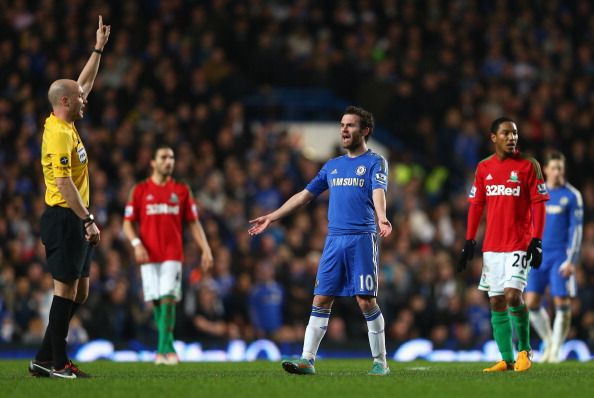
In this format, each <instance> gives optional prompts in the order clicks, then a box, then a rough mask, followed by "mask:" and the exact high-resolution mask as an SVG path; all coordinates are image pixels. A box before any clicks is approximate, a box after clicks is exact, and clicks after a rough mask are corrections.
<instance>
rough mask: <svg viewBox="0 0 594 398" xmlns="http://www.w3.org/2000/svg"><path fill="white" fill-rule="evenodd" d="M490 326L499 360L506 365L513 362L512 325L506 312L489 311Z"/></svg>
mask: <svg viewBox="0 0 594 398" xmlns="http://www.w3.org/2000/svg"><path fill="white" fill-rule="evenodd" d="M491 325H492V326H493V337H494V338H495V342H496V343H497V347H498V348H499V352H500V353H501V358H502V359H503V360H504V361H505V362H508V363H511V362H514V350H513V344H512V325H511V322H510V319H509V314H508V312H507V310H506V311H502V312H498V311H491Z"/></svg>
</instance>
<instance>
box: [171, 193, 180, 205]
mask: <svg viewBox="0 0 594 398" xmlns="http://www.w3.org/2000/svg"><path fill="white" fill-rule="evenodd" d="M169 201H170V202H171V203H177V202H179V199H178V198H177V195H176V194H175V192H172V193H171V197H169Z"/></svg>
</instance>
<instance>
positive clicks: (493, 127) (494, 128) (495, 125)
mask: <svg viewBox="0 0 594 398" xmlns="http://www.w3.org/2000/svg"><path fill="white" fill-rule="evenodd" d="M506 122H510V123H516V121H515V120H514V119H512V118H509V117H506V116H503V117H499V118H497V119H495V120H493V123H491V130H490V131H491V134H495V133H497V130H499V126H501V124H502V123H506Z"/></svg>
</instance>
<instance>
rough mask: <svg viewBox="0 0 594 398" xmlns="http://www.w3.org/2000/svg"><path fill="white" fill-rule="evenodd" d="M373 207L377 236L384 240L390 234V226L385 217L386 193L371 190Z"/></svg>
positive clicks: (380, 189) (378, 189) (380, 190)
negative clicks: (377, 228) (377, 230)
mask: <svg viewBox="0 0 594 398" xmlns="http://www.w3.org/2000/svg"><path fill="white" fill-rule="evenodd" d="M373 207H374V209H375V214H376V215H377V223H378V227H379V235H380V236H381V237H382V238H385V237H386V236H389V235H390V234H391V233H392V224H390V221H389V220H388V218H387V217H386V191H384V190H383V189H382V188H377V189H374V190H373Z"/></svg>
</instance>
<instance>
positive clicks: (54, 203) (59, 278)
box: [29, 15, 111, 379]
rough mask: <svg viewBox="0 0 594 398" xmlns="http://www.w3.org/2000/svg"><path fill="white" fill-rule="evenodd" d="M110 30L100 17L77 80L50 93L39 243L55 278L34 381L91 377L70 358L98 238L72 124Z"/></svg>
mask: <svg viewBox="0 0 594 398" xmlns="http://www.w3.org/2000/svg"><path fill="white" fill-rule="evenodd" d="M110 28H111V27H110V26H109V25H103V18H102V17H101V15H100V16H99V27H98V29H97V41H96V44H95V47H94V48H93V49H92V53H91V56H90V58H89V60H88V61H87V63H86V65H85V66H84V68H83V70H82V72H81V73H80V76H79V77H78V81H74V80H68V79H61V80H56V81H55V82H53V83H52V84H51V86H50V88H49V91H48V99H49V102H50V104H51V106H52V109H53V112H52V113H51V114H50V115H49V117H48V118H47V119H46V120H45V126H44V130H43V139H42V145H41V165H42V166H43V177H44V180H45V185H46V192H45V203H46V204H47V206H48V207H47V209H46V211H45V212H44V213H43V216H42V217H41V240H42V242H43V244H44V245H45V252H46V256H47V264H48V267H49V270H50V272H51V274H52V277H53V279H54V298H53V300H52V306H51V309H50V314H49V323H48V325H47V329H46V331H45V335H44V337H43V342H42V344H41V347H40V348H39V351H38V352H37V355H36V356H35V359H34V360H32V361H31V362H30V363H29V372H30V373H31V374H32V375H34V376H43V377H48V376H49V377H57V378H66V379H75V378H83V377H89V375H88V374H87V373H84V372H82V371H81V370H80V369H78V368H77V367H76V366H75V365H74V364H73V363H72V361H70V360H69V359H68V356H67V354H66V336H67V335H68V326H69V323H70V318H71V317H72V315H73V314H74V312H75V311H76V309H77V308H78V306H79V305H80V304H82V303H83V302H84V301H85V300H86V298H87V296H88V293H89V263H90V259H91V252H92V250H91V249H92V246H95V245H97V244H98V243H99V235H100V233H99V228H97V225H96V224H95V219H94V217H93V214H91V213H90V211H89V210H88V209H89V167H88V164H89V159H88V157H87V152H86V150H85V147H84V145H83V142H82V140H81V138H80V135H79V133H78V131H77V130H76V127H75V126H74V122H75V121H76V120H78V119H81V118H82V117H83V112H84V109H85V105H86V104H87V97H88V95H89V93H90V92H91V89H92V88H93V82H94V81H95V77H96V76H97V71H98V69H99V62H100V60H101V53H102V52H103V47H104V46H105V44H106V43H107V39H108V38H109V32H110Z"/></svg>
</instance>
